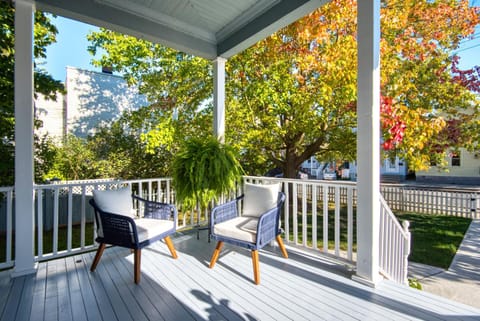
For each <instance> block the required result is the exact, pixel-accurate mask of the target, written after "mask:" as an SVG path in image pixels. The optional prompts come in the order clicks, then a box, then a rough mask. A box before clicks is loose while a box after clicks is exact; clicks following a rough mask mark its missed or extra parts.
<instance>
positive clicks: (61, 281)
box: [54, 260, 73, 321]
mask: <svg viewBox="0 0 480 321" xmlns="http://www.w3.org/2000/svg"><path fill="white" fill-rule="evenodd" d="M54 262H55V263H56V267H57V291H58V292H57V296H58V319H59V320H62V321H63V320H65V321H72V320H73V313H72V303H71V301H70V289H69V286H68V279H67V267H66V260H55V261H54Z"/></svg>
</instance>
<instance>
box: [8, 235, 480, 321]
mask: <svg viewBox="0 0 480 321" xmlns="http://www.w3.org/2000/svg"><path fill="white" fill-rule="evenodd" d="M202 236H203V235H202ZM173 242H174V244H175V247H176V249H177V252H178V254H179V257H178V259H177V260H174V259H172V257H171V255H170V253H169V251H168V249H167V248H166V246H165V244H163V242H157V243H155V244H152V245H151V246H149V247H147V248H145V249H144V250H143V251H142V267H141V272H142V277H141V281H140V284H138V285H136V284H135V283H134V282H133V255H132V254H131V253H130V251H129V250H128V249H123V248H118V247H113V248H109V249H107V250H106V251H105V254H104V257H103V258H102V260H101V261H100V263H99V265H98V267H97V270H96V271H95V272H90V271H89V265H90V264H91V261H92V260H93V255H94V253H93V252H91V253H84V254H81V255H77V256H73V257H67V258H62V259H58V260H53V261H49V262H42V263H40V264H39V268H38V271H37V273H36V274H35V275H31V276H24V277H19V278H15V279H11V278H10V273H4V272H0V290H1V292H2V293H0V307H4V308H3V309H2V310H1V320H8V321H10V320H15V319H19V320H28V319H30V320H49V321H50V320H62V321H63V320H81V321H85V320H108V321H110V320H122V321H123V320H169V321H170V320H182V321H184V320H207V319H215V320H217V319H218V320H220V319H222V320H287V319H290V320H376V321H379V320H399V321H400V320H480V311H479V310H478V309H475V308H473V307H469V306H465V305H462V304H458V303H456V302H453V301H450V300H447V299H444V298H439V297H437V296H435V295H432V294H429V293H425V292H422V291H418V290H414V289H411V288H408V287H403V286H398V285H396V284H394V283H392V282H390V281H384V282H382V283H380V285H379V286H378V287H377V288H375V289H372V288H369V287H367V286H364V285H362V284H360V283H358V282H355V281H353V280H351V279H350V274H351V272H348V271H346V270H345V269H344V268H342V267H340V268H338V265H335V264H334V263H332V262H330V261H328V260H324V259H319V258H318V257H317V256H312V255H311V254H308V255H305V254H304V253H302V252H299V251H297V249H294V248H289V251H290V253H289V254H290V255H289V259H284V258H283V257H282V256H281V255H280V253H279V251H278V248H269V247H267V248H266V249H265V250H262V251H260V271H261V284H260V285H258V286H256V285H254V283H253V271H252V262H251V256H250V254H249V252H248V251H245V250H241V249H238V248H235V247H232V248H229V246H225V247H224V249H223V250H222V253H221V255H220V258H219V261H218V262H217V265H216V266H215V268H214V269H209V268H208V264H209V260H210V256H211V254H212V252H213V249H214V246H215V243H214V242H212V243H207V242H206V240H205V239H204V238H203V237H202V239H201V240H196V237H195V234H193V235H189V234H185V235H182V234H181V233H179V234H178V236H177V237H176V238H174V239H173ZM5 293H7V294H5ZM29 306H31V311H29V308H28V307H29Z"/></svg>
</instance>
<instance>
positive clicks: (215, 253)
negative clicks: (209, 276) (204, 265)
mask: <svg viewBox="0 0 480 321" xmlns="http://www.w3.org/2000/svg"><path fill="white" fill-rule="evenodd" d="M222 246H223V241H218V242H217V246H216V247H215V251H213V255H212V259H211V260H210V268H211V269H212V268H213V267H214V266H215V263H216V262H217V259H218V256H219V255H220V250H221V249H222Z"/></svg>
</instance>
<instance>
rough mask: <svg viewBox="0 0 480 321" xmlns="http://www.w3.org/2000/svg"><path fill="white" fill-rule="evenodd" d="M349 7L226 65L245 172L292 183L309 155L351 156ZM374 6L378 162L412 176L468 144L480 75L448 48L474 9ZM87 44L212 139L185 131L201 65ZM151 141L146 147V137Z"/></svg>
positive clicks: (316, 15)
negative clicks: (275, 174)
mask: <svg viewBox="0 0 480 321" xmlns="http://www.w3.org/2000/svg"><path fill="white" fill-rule="evenodd" d="M356 7H357V6H356V1H354V0H333V1H330V2H329V3H328V4H326V5H324V6H323V7H321V8H320V9H318V10H317V11H315V12H313V13H312V14H310V15H308V16H306V17H304V18H303V19H300V20H299V21H297V22H296V23H294V24H292V25H290V26H288V27H286V28H283V29H282V30H280V31H278V32H277V33H275V34H273V35H272V36H270V37H269V38H267V39H265V40H263V41H261V42H259V43H257V44H256V45H255V46H253V47H251V48H249V49H247V50H245V51H244V52H243V53H241V54H239V55H237V56H235V57H233V58H231V59H230V60H229V61H228V63H227V77H228V79H227V92H228V95H227V102H226V106H227V112H226V115H227V131H228V132H227V136H226V138H227V143H231V144H232V145H234V146H235V148H236V149H237V150H239V151H240V154H241V163H242V165H243V167H244V169H245V171H246V172H247V173H249V174H262V173H264V172H265V171H266V169H267V168H271V167H273V166H276V167H281V168H282V169H283V171H284V174H285V176H286V177H294V176H295V174H296V171H297V170H298V168H299V166H300V164H301V163H302V162H303V161H304V160H306V159H309V158H310V157H311V156H314V155H315V156H317V157H318V158H319V159H328V160H330V159H338V158H340V159H354V158H355V157H356V134H355V130H356V126H357V123H356V97H357V74H356V71H357V56H356V55H357V45H356V38H357V34H356V33H357V29H356V15H357V13H356ZM381 10H382V14H381V19H382V21H381V22H382V25H381V28H382V41H381V58H382V60H381V61H382V68H381V71H382V83H381V90H382V96H383V98H382V108H381V113H382V114H381V116H382V130H383V132H382V133H383V147H384V151H385V155H386V157H393V156H400V157H402V158H404V159H406V160H407V161H408V162H409V164H410V166H412V168H413V169H420V168H425V167H427V166H428V165H429V164H430V161H432V160H433V161H435V160H437V159H440V158H441V157H442V155H443V154H444V153H445V150H446V149H447V148H457V147H460V146H466V147H470V148H474V147H475V144H476V142H478V132H479V131H478V126H479V124H478V119H479V117H478V116H479V115H478V112H479V110H478V98H477V97H478V96H477V95H478V90H479V89H478V88H479V85H478V84H479V82H478V79H479V74H478V69H474V70H470V71H462V70H459V69H458V67H457V66H458V64H457V62H458V57H456V56H455V55H453V53H454V50H455V49H457V48H458V46H459V43H460V41H461V40H462V39H467V38H468V37H469V36H470V35H471V34H472V33H473V32H474V27H475V25H477V24H478V22H479V15H478V12H477V11H476V10H475V9H472V8H468V1H457V0H436V1H429V0H422V1H414V0H408V1H396V0H386V1H384V2H382V9H381ZM89 39H90V41H91V42H92V46H91V48H90V49H91V51H92V52H93V53H95V51H96V49H97V48H102V49H104V50H105V52H106V54H105V55H104V56H103V57H102V58H101V59H100V60H99V61H97V64H99V65H112V66H113V68H114V70H116V71H118V72H120V73H122V74H124V75H125V77H126V79H127V80H129V81H130V82H138V83H139V84H140V85H141V90H142V92H143V93H145V94H147V95H148V97H149V99H150V101H151V102H152V103H153V105H152V106H155V107H157V108H159V109H160V110H162V117H168V115H170V113H173V111H175V112H177V113H178V115H179V119H180V118H181V121H176V122H174V124H175V125H174V126H176V130H175V135H180V136H178V137H183V138H186V137H190V136H194V135H199V133H200V130H202V129H203V130H204V132H210V131H209V130H205V129H206V123H203V122H197V123H196V124H198V125H199V126H198V127H197V126H196V125H192V126H189V124H190V122H191V121H192V120H194V119H196V117H197V116H196V113H197V112H198V111H199V110H200V109H201V108H202V105H203V104H204V103H205V102H208V101H209V99H210V97H211V96H212V88H211V67H210V65H211V63H210V62H208V61H205V60H202V59H199V58H195V57H191V56H189V55H185V54H182V53H179V52H176V51H173V50H171V49H167V48H165V47H162V46H160V45H154V44H151V43H148V42H146V41H144V40H138V39H135V38H132V37H127V36H123V35H119V34H116V33H113V32H110V31H107V30H101V31H100V32H98V33H92V34H91V35H90V36H89ZM359 81H361V80H359ZM159 119H160V118H159ZM159 119H157V120H159ZM205 119H206V118H205ZM453 120H458V121H453ZM152 121H153V122H155V119H152ZM160 123H161V122H160ZM192 124H194V123H193V122H192ZM447 124H450V127H449V126H447ZM454 125H455V126H454ZM162 126H163V125H162ZM203 126H205V127H203ZM449 128H450V129H449ZM147 130H151V129H147ZM445 131H447V132H448V133H446V134H445ZM158 133H160V132H158ZM175 137H177V136H175ZM148 139H149V141H150V142H151V143H152V144H153V145H152V146H155V144H156V143H155V142H156V138H155V132H152V134H151V135H149V136H148ZM159 141H161V139H160V140H159Z"/></svg>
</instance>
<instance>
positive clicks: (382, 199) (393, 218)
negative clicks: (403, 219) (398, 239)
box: [380, 195, 408, 238]
mask: <svg viewBox="0 0 480 321" xmlns="http://www.w3.org/2000/svg"><path fill="white" fill-rule="evenodd" d="M380 203H381V204H382V206H383V207H384V208H385V209H389V207H388V204H387V202H386V201H385V199H384V198H383V196H382V195H380ZM387 213H388V215H390V216H392V222H393V224H395V226H396V228H397V229H398V230H399V231H400V233H402V236H403V237H405V238H406V237H408V235H407V232H405V230H404V229H403V227H402V225H401V224H400V222H399V220H398V219H397V218H396V217H395V215H393V213H392V212H391V211H390V210H387Z"/></svg>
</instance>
